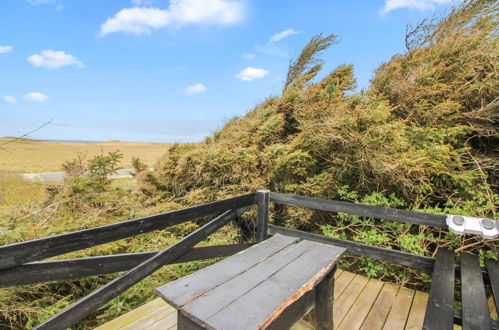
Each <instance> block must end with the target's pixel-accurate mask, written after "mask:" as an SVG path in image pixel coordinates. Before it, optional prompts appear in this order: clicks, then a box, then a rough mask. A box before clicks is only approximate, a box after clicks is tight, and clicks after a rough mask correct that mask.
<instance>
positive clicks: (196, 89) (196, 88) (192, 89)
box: [181, 84, 207, 95]
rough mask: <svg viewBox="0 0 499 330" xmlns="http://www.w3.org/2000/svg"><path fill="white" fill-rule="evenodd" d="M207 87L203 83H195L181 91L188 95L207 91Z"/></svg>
mask: <svg viewBox="0 0 499 330" xmlns="http://www.w3.org/2000/svg"><path fill="white" fill-rule="evenodd" d="M206 90H207V88H206V86H205V85H203V84H194V85H192V86H189V87H187V88H185V89H182V90H181V92H182V93H184V94H187V95H193V94H199V93H204V92H206Z"/></svg>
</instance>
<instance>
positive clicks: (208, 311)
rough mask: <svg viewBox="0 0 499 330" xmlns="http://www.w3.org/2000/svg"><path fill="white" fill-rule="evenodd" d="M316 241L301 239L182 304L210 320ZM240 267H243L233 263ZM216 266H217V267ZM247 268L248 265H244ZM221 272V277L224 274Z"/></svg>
mask: <svg viewBox="0 0 499 330" xmlns="http://www.w3.org/2000/svg"><path fill="white" fill-rule="evenodd" d="M314 244H316V243H313V242H310V241H301V242H299V243H297V244H292V245H290V246H288V247H287V248H286V249H283V250H281V251H278V252H277V253H273V254H272V255H270V256H269V257H268V258H266V259H265V260H264V261H262V262H259V263H257V264H255V265H254V266H252V267H251V268H247V269H246V270H245V271H243V272H241V273H240V274H238V275H237V276H235V277H233V278H230V279H228V280H226V281H225V282H223V283H221V284H219V285H217V286H216V287H214V288H212V289H211V290H210V291H208V292H206V293H202V294H199V296H198V297H197V298H196V299H193V300H192V301H191V302H188V303H186V304H185V305H184V306H182V307H181V308H182V310H183V311H186V312H189V313H191V314H193V315H195V316H196V317H197V318H200V319H208V318H209V317H211V316H212V315H214V314H216V313H217V312H219V311H220V310H222V309H224V308H226V307H227V306H228V305H230V304H231V303H233V302H234V301H235V300H237V299H238V298H239V297H240V296H242V295H244V294H245V293H247V292H248V291H250V290H252V289H254V288H255V287H256V286H258V285H260V284H261V283H262V282H263V281H265V280H266V279H268V278H269V277H271V276H272V275H273V274H274V273H276V272H277V271H279V270H280V269H282V268H283V267H284V266H286V265H288V264H290V263H292V262H295V260H296V259H297V258H298V257H300V256H301V255H303V254H304V253H306V252H307V251H308V250H309V249H311V248H313V247H314ZM232 265H233V267H234V268H236V269H241V267H240V266H239V265H238V264H237V263H234V262H232ZM213 268H216V267H213ZM244 268H246V267H244ZM221 275H222V274H219V275H218V276H221Z"/></svg>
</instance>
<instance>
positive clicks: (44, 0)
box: [28, 0, 64, 10]
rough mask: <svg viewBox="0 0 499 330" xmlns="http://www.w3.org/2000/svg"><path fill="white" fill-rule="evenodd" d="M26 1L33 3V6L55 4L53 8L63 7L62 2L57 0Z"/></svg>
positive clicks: (59, 8)
mask: <svg viewBox="0 0 499 330" xmlns="http://www.w3.org/2000/svg"><path fill="white" fill-rule="evenodd" d="M28 3H29V4H31V5H33V6H40V5H54V6H56V7H55V8H56V9H57V10H61V9H63V8H64V5H63V4H62V2H59V1H57V0H28Z"/></svg>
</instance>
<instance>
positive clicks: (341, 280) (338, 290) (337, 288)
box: [334, 271, 355, 301]
mask: <svg viewBox="0 0 499 330" xmlns="http://www.w3.org/2000/svg"><path fill="white" fill-rule="evenodd" d="M354 278H355V274H354V273H350V272H346V271H345V272H343V273H342V274H341V275H340V276H339V277H338V278H337V279H336V280H335V283H334V300H335V301H336V300H338V298H339V297H341V295H342V294H343V292H344V291H345V289H346V288H347V287H348V285H349V284H350V282H352V280H353V279H354Z"/></svg>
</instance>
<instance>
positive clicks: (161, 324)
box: [136, 308, 177, 330]
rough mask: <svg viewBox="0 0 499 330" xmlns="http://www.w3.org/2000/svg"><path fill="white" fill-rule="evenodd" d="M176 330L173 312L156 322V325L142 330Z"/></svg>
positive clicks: (175, 317) (175, 319)
mask: <svg viewBox="0 0 499 330" xmlns="http://www.w3.org/2000/svg"><path fill="white" fill-rule="evenodd" d="M172 309H173V308H172ZM174 310H175V309H174ZM176 328H177V313H176V312H175V313H172V314H170V315H168V316H167V317H165V318H163V319H161V320H159V321H157V322H156V323H153V324H151V325H150V326H149V327H147V329H144V330H169V329H176ZM136 330H138V329H136Z"/></svg>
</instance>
